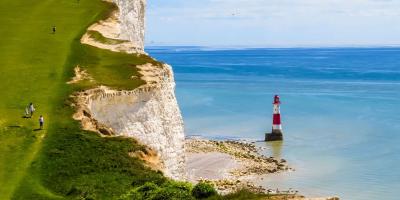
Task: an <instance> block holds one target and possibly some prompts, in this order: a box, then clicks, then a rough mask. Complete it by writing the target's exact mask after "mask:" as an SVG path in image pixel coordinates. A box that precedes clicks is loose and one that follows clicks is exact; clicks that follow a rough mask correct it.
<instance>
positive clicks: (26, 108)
mask: <svg viewBox="0 0 400 200" xmlns="http://www.w3.org/2000/svg"><path fill="white" fill-rule="evenodd" d="M25 118H29V106H27V107H25Z"/></svg>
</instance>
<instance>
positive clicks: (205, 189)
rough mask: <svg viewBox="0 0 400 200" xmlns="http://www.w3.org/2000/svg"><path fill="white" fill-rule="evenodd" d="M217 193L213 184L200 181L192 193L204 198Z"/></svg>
mask: <svg viewBox="0 0 400 200" xmlns="http://www.w3.org/2000/svg"><path fill="white" fill-rule="evenodd" d="M216 194H217V191H216V190H215V189H214V187H213V186H211V185H210V184H207V183H198V184H197V185H196V186H194V188H193V190H192V195H193V196H194V197H196V198H198V199H204V198H208V197H211V196H214V195H216Z"/></svg>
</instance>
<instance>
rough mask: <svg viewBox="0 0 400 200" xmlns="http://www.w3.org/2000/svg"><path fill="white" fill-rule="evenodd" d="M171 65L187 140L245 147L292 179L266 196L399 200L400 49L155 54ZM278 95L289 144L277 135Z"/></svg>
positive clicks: (275, 182) (277, 178) (270, 182)
mask: <svg viewBox="0 0 400 200" xmlns="http://www.w3.org/2000/svg"><path fill="white" fill-rule="evenodd" d="M147 52H149V53H150V54H151V55H152V56H153V57H155V58H156V59H158V60H160V61H163V62H166V63H168V64H170V65H172V66H173V69H174V72H175V79H176V83H177V87H176V94H177V99H178V102H179V105H180V108H181V111H182V114H183V117H184V121H185V131H186V134H187V135H200V136H203V137H207V138H212V139H248V140H252V141H257V143H256V144H257V145H258V146H260V147H264V148H265V150H264V151H263V153H264V154H265V155H267V156H275V157H278V158H284V159H286V160H287V161H288V163H289V165H290V166H291V167H293V168H294V169H295V171H290V172H283V173H279V174H274V175H268V176H267V177H265V178H264V180H263V181H261V182H260V184H261V185H263V186H265V187H268V188H279V189H280V190H289V189H292V190H298V191H299V193H301V194H304V195H306V196H339V197H340V198H341V199H344V200H347V199H348V200H377V199H379V200H398V199H400V48H394V47H392V48H391V47H385V48H216V47H149V48H147ZM274 95H279V96H280V97H281V101H282V105H281V115H282V125H283V131H284V141H283V142H269V143H266V142H263V141H262V140H263V139H264V134H265V133H266V132H270V131H271V123H272V101H273V96H274Z"/></svg>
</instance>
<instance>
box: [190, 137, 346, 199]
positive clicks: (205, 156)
mask: <svg viewBox="0 0 400 200" xmlns="http://www.w3.org/2000/svg"><path fill="white" fill-rule="evenodd" d="M260 150H262V149H259V148H257V147H256V146H255V145H254V144H252V143H251V142H245V141H240V142H239V141H213V140H208V139H204V138H201V137H190V138H187V139H186V157H187V173H188V179H189V181H190V182H192V183H197V182H201V181H203V182H208V183H210V184H213V185H214V186H215V187H216V189H217V190H218V192H219V193H221V194H227V193H230V192H233V191H236V190H238V189H242V188H246V189H249V190H251V191H254V192H261V193H269V194H283V195H284V198H286V199H297V200H338V199H339V198H337V197H324V198H306V197H304V196H301V195H298V194H297V193H298V191H296V190H291V191H279V190H277V189H275V190H271V189H268V188H263V187H261V186H258V185H256V184H255V182H256V180H259V179H263V178H262V176H263V175H266V174H272V173H280V172H284V171H293V170H294V169H293V168H291V167H290V166H289V165H288V164H287V162H286V160H284V159H276V158H273V157H266V156H264V155H261V154H260V153H259V152H260ZM276 199H280V198H279V197H277V198H276Z"/></svg>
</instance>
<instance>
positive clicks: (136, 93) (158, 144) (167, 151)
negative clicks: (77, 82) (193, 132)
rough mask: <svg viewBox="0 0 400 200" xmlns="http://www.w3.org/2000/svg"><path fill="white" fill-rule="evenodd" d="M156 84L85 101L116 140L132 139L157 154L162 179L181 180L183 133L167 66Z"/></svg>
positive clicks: (103, 92)
mask: <svg viewBox="0 0 400 200" xmlns="http://www.w3.org/2000/svg"><path fill="white" fill-rule="evenodd" d="M159 72H160V73H159V78H160V81H159V82H157V83H156V84H152V85H146V86H144V87H141V88H138V89H137V90H133V91H113V90H109V89H106V88H102V89H100V90H98V91H97V92H96V94H95V95H93V96H92V97H91V98H89V101H88V104H87V105H88V109H89V110H90V111H91V113H92V116H93V118H94V119H96V120H97V121H98V122H99V123H101V124H104V125H106V126H107V127H110V128H112V130H113V131H114V132H115V133H116V134H117V135H120V136H128V137H134V138H136V139H137V140H139V141H140V142H141V143H143V144H146V145H148V146H149V147H151V148H152V149H154V150H156V152H158V154H159V156H160V158H161V161H162V162H163V165H164V166H162V167H161V168H164V173H165V175H166V176H168V177H171V178H174V179H184V177H185V168H184V167H185V156H184V139H185V136H184V130H183V121H182V117H181V113H180V110H179V107H178V104H177V101H176V98H175V93H174V89H175V82H174V78H173V73H172V70H171V68H170V67H169V66H168V65H164V66H163V68H162V69H159Z"/></svg>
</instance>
